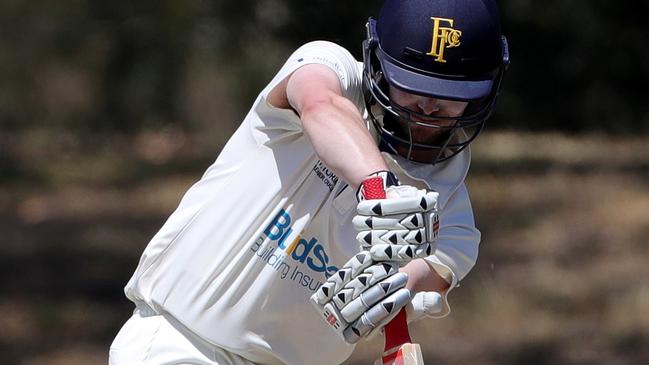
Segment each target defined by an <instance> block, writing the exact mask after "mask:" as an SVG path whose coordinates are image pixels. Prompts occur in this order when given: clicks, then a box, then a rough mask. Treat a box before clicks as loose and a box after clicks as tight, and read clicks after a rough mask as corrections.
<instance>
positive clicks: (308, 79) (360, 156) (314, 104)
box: [268, 64, 388, 188]
mask: <svg viewBox="0 0 649 365" xmlns="http://www.w3.org/2000/svg"><path fill="white" fill-rule="evenodd" d="M268 101H269V102H270V103H271V104H272V105H273V106H276V107H280V108H293V109H294V110H295V111H296V112H297V114H298V115H299V116H300V119H301V120H302V125H303V128H304V133H305V134H306V135H307V137H308V138H309V140H310V141H311V143H312V144H313V147H314V149H315V152H316V154H317V155H318V156H319V157H320V159H321V160H322V162H324V163H325V164H326V165H327V166H328V167H330V168H331V169H333V170H334V171H335V172H336V173H337V174H338V175H339V176H340V177H341V178H343V179H344V180H345V181H347V182H348V183H349V184H350V185H352V186H353V187H354V188H355V187H358V185H359V184H360V183H361V181H362V180H363V178H365V177H366V176H368V175H369V174H371V173H373V172H375V171H380V170H387V169H388V167H387V165H386V164H385V161H384V160H383V157H382V156H381V154H380V152H379V150H378V148H377V146H376V143H375V141H374V140H373V138H372V136H371V135H370V133H369V131H368V130H367V126H366V125H365V122H364V120H363V117H362V116H361V114H360V112H359V111H358V108H357V107H356V106H355V105H354V104H353V103H352V102H351V101H350V100H349V99H347V98H345V97H344V96H343V95H342V90H341V86H340V81H339V79H338V76H337V75H336V73H335V72H334V71H333V70H331V69H330V68H329V67H327V66H324V65H321V64H309V65H305V66H302V67H300V68H299V69H297V70H296V71H295V72H293V73H292V74H291V75H290V76H289V77H288V78H287V79H285V80H284V81H283V82H281V83H280V84H278V86H276V87H275V88H274V89H273V90H272V91H271V92H270V94H269V96H268Z"/></svg>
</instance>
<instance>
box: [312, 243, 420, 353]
mask: <svg viewBox="0 0 649 365" xmlns="http://www.w3.org/2000/svg"><path fill="white" fill-rule="evenodd" d="M407 281H408V276H407V274H405V273H401V272H399V267H398V265H397V264H396V263H392V262H376V261H373V260H372V259H371V255H370V253H369V252H360V253H358V254H356V255H355V256H354V257H352V259H351V260H349V261H348V262H347V263H346V264H345V265H344V266H343V267H342V268H341V269H340V270H338V271H337V272H336V273H334V274H333V275H332V276H331V277H329V279H327V281H326V282H325V283H324V284H322V286H320V288H319V289H318V290H317V291H316V292H315V293H314V294H313V295H312V296H311V302H312V303H313V304H314V306H315V307H316V308H317V309H318V310H319V311H320V313H322V315H323V317H324V319H325V320H326V321H327V323H329V325H331V327H332V328H333V329H334V330H335V331H336V333H338V334H339V335H340V336H341V337H342V338H343V340H345V342H347V343H350V344H354V343H356V342H358V340H360V338H361V337H364V336H367V335H368V334H369V333H370V332H371V331H372V330H373V329H375V328H381V327H383V326H384V325H385V324H387V323H388V322H389V321H390V320H391V319H392V318H394V316H396V315H397V313H399V310H400V309H401V308H403V307H404V306H406V305H407V304H408V303H410V301H411V299H412V297H413V295H414V294H413V293H411V292H410V291H409V290H408V289H405V288H404V286H405V285H406V282H407Z"/></svg>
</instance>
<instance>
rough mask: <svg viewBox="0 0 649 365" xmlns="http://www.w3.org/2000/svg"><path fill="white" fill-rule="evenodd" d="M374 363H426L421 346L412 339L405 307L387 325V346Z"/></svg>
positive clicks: (381, 364) (393, 364)
mask: <svg viewBox="0 0 649 365" xmlns="http://www.w3.org/2000/svg"><path fill="white" fill-rule="evenodd" d="M374 365H424V358H423V357H422V355H421V347H419V344H416V343H412V340H411V339H410V332H409V331H408V320H407V317H406V309H405V308H404V309H401V311H400V312H399V314H397V316H396V317H394V319H392V321H390V323H388V324H387V325H386V326H385V348H384V350H383V355H382V356H381V358H380V359H377V360H376V361H375V362H374Z"/></svg>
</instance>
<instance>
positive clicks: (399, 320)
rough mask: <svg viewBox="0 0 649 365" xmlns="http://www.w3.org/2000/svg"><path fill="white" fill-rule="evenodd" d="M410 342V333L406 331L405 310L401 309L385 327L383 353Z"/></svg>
mask: <svg viewBox="0 0 649 365" xmlns="http://www.w3.org/2000/svg"><path fill="white" fill-rule="evenodd" d="M411 342H412V339H411V338H410V332H409V331H408V317H407V315H406V309H405V308H403V309H401V310H400V311H399V314H397V316H396V317H394V318H393V319H392V320H391V321H390V323H388V324H387V325H386V326H385V349H384V351H388V350H391V349H393V348H395V347H398V346H401V345H403V344H404V343H411Z"/></svg>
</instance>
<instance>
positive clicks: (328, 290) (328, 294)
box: [312, 251, 373, 305]
mask: <svg viewBox="0 0 649 365" xmlns="http://www.w3.org/2000/svg"><path fill="white" fill-rule="evenodd" d="M372 264H373V262H372V259H371V255H370V254H369V252H366V251H363V252H360V253H358V254H356V255H354V257H352V258H351V259H350V260H349V261H347V263H345V265H343V267H342V268H341V269H340V270H338V271H337V272H336V273H334V274H333V275H332V276H330V277H329V278H328V279H327V281H326V282H325V283H324V284H322V285H321V286H320V288H318V290H317V291H316V292H315V294H313V296H312V297H313V300H315V302H316V303H318V304H320V305H323V304H325V303H326V302H328V301H329V300H331V298H333V296H334V295H336V293H338V292H339V291H340V290H341V289H342V288H343V287H344V286H345V285H346V284H347V283H349V282H350V281H351V280H352V279H354V278H355V277H356V276H358V275H359V274H361V273H362V272H363V271H364V270H365V269H366V268H368V267H369V266H370V265H372Z"/></svg>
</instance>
